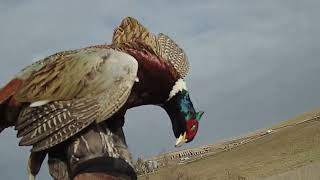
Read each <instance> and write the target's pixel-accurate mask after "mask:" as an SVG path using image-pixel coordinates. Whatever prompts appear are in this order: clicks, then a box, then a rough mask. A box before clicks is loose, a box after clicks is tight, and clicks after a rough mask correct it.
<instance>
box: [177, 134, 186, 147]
mask: <svg viewBox="0 0 320 180" xmlns="http://www.w3.org/2000/svg"><path fill="white" fill-rule="evenodd" d="M186 136H187V132H184V134H181V135H180V136H179V138H178V139H177V141H176V145H175V147H181V146H182V145H184V144H185V143H186V142H187V141H188V140H187V138H186Z"/></svg>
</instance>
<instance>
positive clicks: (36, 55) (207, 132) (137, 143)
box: [0, 0, 320, 180]
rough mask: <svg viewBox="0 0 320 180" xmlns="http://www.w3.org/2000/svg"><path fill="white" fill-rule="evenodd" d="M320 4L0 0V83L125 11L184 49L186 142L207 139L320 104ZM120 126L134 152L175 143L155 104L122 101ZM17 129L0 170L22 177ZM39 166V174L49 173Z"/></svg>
mask: <svg viewBox="0 0 320 180" xmlns="http://www.w3.org/2000/svg"><path fill="white" fill-rule="evenodd" d="M138 2H139V3H138ZM319 9H320V1H319V0H305V1H301V0H281V1H279V0H259V1H257V0H255V1H253V0H242V1H239V0H228V1H218V0H208V1H205V0H203V1H194V0H190V1H187V0H183V1H182V0H180V1H170V0H166V1H150V0H143V1H142V0H141V1H133V0H127V1H123V0H118V1H112V2H111V1H106V0H91V1H84V0H69V1H65V0H55V1H48V0H28V1H27V0H0V62H1V65H0V77H1V78H0V84H1V86H2V85H4V84H5V83H6V82H7V81H9V80H10V79H11V78H12V77H13V76H14V74H15V73H17V72H18V71H19V70H20V69H22V68H23V67H24V66H26V65H28V64H30V63H32V62H33V61H35V60H38V59H40V58H42V57H45V56H47V55H50V54H52V53H55V52H57V51H61V50H66V49H76V48H81V47H85V46H89V45H94V44H102V43H106V42H110V41H111V37H112V32H113V29H114V28H115V27H116V26H117V25H118V24H119V23H120V21H121V19H122V18H123V17H125V16H133V17H135V18H137V19H138V20H139V21H140V22H141V23H142V24H144V25H145V26H146V27H148V28H149V30H151V31H152V32H154V33H160V32H163V33H165V34H168V35H169V36H171V37H172V38H173V39H174V40H175V41H176V42H177V43H178V44H179V45H180V46H181V47H183V48H184V49H185V51H186V53H187V55H188V57H189V61H190V64H191V72H190V74H189V76H188V78H187V83H188V84H187V85H188V88H189V90H190V94H191V98H192V100H193V102H194V105H195V107H196V108H198V109H200V110H204V111H205V113H206V114H205V115H204V117H203V119H202V121H201V123H200V131H199V134H198V136H197V137H196V139H195V140H194V141H193V142H192V143H191V144H190V145H188V146H185V147H184V148H186V147H193V146H200V145H205V144H210V143H215V142H217V141H219V140H221V139H225V138H228V137H234V136H237V135H239V134H244V133H246V132H250V131H254V130H256V129H259V128H264V127H268V126H271V125H272V124H275V123H277V122H280V121H282V120H285V119H287V118H290V117H293V116H295V115H298V114H300V113H302V112H305V111H311V110H313V109H315V108H319V107H320V83H319V81H318V79H319V74H320V72H319V71H320V59H319V58H320V35H319V32H320V23H319V17H320V11H319ZM125 133H126V137H127V141H128V144H129V148H130V150H131V151H132V153H133V155H134V157H138V156H142V157H149V156H151V155H156V154H158V153H160V152H163V151H169V150H170V151H172V150H175V148H174V142H175V138H174V136H173V132H172V130H171V124H170V121H169V119H168V116H167V115H166V113H165V112H164V111H163V110H162V109H161V108H159V107H152V106H151V107H148V106H146V107H140V108H137V109H134V110H130V111H129V113H128V114H127V116H126V124H125ZM15 134H16V132H14V131H13V130H12V129H8V130H6V131H5V132H3V133H2V134H1V135H0V142H1V145H0V146H1V148H0V157H1V160H0V174H1V179H7V180H11V179H12V180H17V179H26V178H27V176H26V170H25V169H26V163H27V157H28V154H29V148H25V147H24V148H22V147H18V140H17V139H16V137H15ZM46 169H47V167H44V168H42V172H41V174H40V177H39V179H41V180H42V179H44V180H46V179H50V178H49V176H48V172H47V170H46Z"/></svg>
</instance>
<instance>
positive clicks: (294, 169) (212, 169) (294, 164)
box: [140, 114, 320, 180]
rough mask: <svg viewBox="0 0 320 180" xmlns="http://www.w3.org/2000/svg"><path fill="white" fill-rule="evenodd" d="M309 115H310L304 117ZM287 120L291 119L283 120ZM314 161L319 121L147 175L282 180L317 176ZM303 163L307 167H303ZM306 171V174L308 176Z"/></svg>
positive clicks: (319, 153) (319, 158)
mask: <svg viewBox="0 0 320 180" xmlns="http://www.w3.org/2000/svg"><path fill="white" fill-rule="evenodd" d="M309 116H311V115H308V116H305V117H304V118H306V117H309ZM312 116H313V114H312ZM304 118H299V119H294V122H297V121H301V120H303V119H304ZM288 122H290V121H287V122H286V123H288ZM291 122H292V121H291ZM316 162H320V122H319V121H314V122H309V123H304V124H299V125H296V126H294V127H290V128H286V129H282V130H280V131H279V132H276V133H273V134H270V135H268V136H265V137H263V138H261V139H258V140H255V141H253V142H250V143H247V144H244V145H241V146H238V147H236V148H234V149H231V150H229V151H226V152H221V153H218V154H215V155H212V156H209V157H206V158H204V159H201V160H198V161H194V162H192V163H189V164H185V165H180V166H179V167H177V168H172V167H168V168H166V169H162V170H160V171H158V172H156V173H154V174H152V175H150V177H149V179H151V180H164V179H168V180H170V179H172V180H177V179H179V178H178V177H180V176H182V175H179V174H181V172H182V174H186V176H187V177H183V178H185V179H188V178H189V177H191V178H192V179H199V180H209V179H210V180H215V179H216V180H252V179H265V178H267V179H266V180H278V179H279V180H282V179H286V178H287V177H291V178H287V179H290V180H294V179H297V180H299V178H300V177H301V178H300V179H310V178H311V176H312V178H313V177H315V178H316V179H319V178H318V177H319V174H320V171H318V170H316V169H314V170H310V168H311V167H313V166H311V165H310V164H313V163H316ZM309 165H310V166H309ZM318 166H320V165H318ZM318 166H317V167H318ZM304 167H309V168H306V169H304ZM286 172H287V173H288V174H286ZM306 172H308V173H306ZM295 173H297V174H295ZM310 173H311V174H310ZM306 174H308V177H307V178H306ZM176 176H177V177H176ZM183 178H181V177H180V180H184V179H183ZM281 178H282V179H281ZM140 179H143V178H142V177H141V178H140Z"/></svg>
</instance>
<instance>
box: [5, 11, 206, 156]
mask: <svg viewBox="0 0 320 180" xmlns="http://www.w3.org/2000/svg"><path fill="white" fill-rule="evenodd" d="M188 68H189V65H188V61H187V57H186V55H185V53H184V51H183V50H182V49H181V48H180V47H179V46H178V45H177V44H176V43H175V42H174V41H173V40H172V39H170V38H169V37H168V36H166V35H164V34H159V35H158V36H155V35H154V34H152V33H150V32H149V31H148V30H147V29H146V28H145V27H143V26H142V25H141V24H140V23H139V22H138V21H137V20H135V19H133V18H131V17H127V18H125V19H124V20H123V21H122V23H121V25H120V26H119V27H118V28H116V30H115V32H114V36H113V40H112V44H111V45H97V46H91V47H86V48H82V49H77V50H69V51H63V52H59V53H56V54H54V55H51V56H49V57H47V58H45V59H42V60H40V61H37V62H35V63H34V64H32V65H30V66H28V67H26V68H25V69H23V70H22V71H21V72H20V73H18V74H17V75H16V76H15V78H14V79H13V80H11V81H10V82H9V83H8V84H7V85H6V86H5V87H3V88H2V89H1V90H0V118H1V119H0V132H1V131H2V130H3V129H4V128H6V127H9V126H14V127H15V129H16V130H17V131H18V134H17V136H18V137H22V139H21V141H20V145H22V146H31V145H32V146H33V149H32V151H34V152H37V151H41V150H46V149H48V148H51V147H53V146H55V145H57V144H59V143H61V142H64V141H66V140H67V139H68V138H70V137H72V136H74V135H75V134H76V133H78V132H80V131H81V130H83V129H84V128H86V127H88V126H89V125H90V124H92V123H99V122H102V121H105V120H108V118H110V117H111V116H113V115H114V114H115V113H123V114H124V113H125V112H126V110H127V109H129V108H132V107H136V106H141V105H147V104H154V105H159V106H161V107H163V108H164V109H165V110H166V112H167V113H168V115H169V117H170V119H171V122H172V126H173V131H174V135H175V137H176V138H177V142H176V146H181V145H182V144H184V143H185V142H190V141H192V140H193V138H194V137H195V135H196V133H197V130H198V121H199V120H200V118H201V116H202V114H203V112H196V111H195V109H194V107H193V105H192V102H191V100H190V97H189V93H188V91H187V88H186V84H185V81H184V77H185V76H186V75H187V72H188Z"/></svg>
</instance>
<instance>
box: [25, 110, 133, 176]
mask: <svg viewBox="0 0 320 180" xmlns="http://www.w3.org/2000/svg"><path fill="white" fill-rule="evenodd" d="M114 118H115V120H114V121H113V120H110V119H109V120H108V121H106V122H102V123H99V124H93V125H91V126H89V127H88V128H87V129H85V130H84V131H82V132H80V133H79V134H78V135H76V136H74V137H73V138H71V139H70V140H68V141H66V143H62V144H60V145H58V146H56V147H54V148H51V149H49V150H48V151H47V153H48V155H49V158H48V164H49V172H50V175H51V176H52V177H53V178H54V179H55V180H71V179H74V180H87V179H90V180H91V179H92V180H107V179H110V180H111V179H114V180H136V179H137V175H136V173H135V172H134V169H133V164H132V158H131V155H130V153H129V151H128V147H127V144H126V141H125V137H124V134H123V130H122V125H123V116H122V117H121V118H122V119H120V120H119V117H114ZM119 122H120V124H119ZM34 159H35V158H34ZM38 159H39V158H38ZM29 163H30V162H29ZM33 167H36V166H33ZM34 169H37V168H34ZM31 172H32V171H31Z"/></svg>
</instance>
